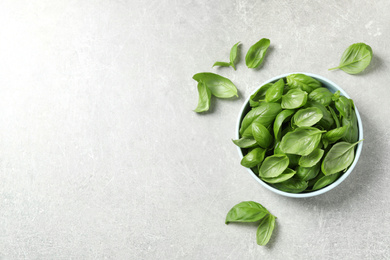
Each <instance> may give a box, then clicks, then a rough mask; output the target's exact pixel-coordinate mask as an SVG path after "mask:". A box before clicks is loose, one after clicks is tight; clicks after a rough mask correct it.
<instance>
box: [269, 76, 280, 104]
mask: <svg viewBox="0 0 390 260" xmlns="http://www.w3.org/2000/svg"><path fill="white" fill-rule="evenodd" d="M283 89H284V80H283V79H280V80H278V81H277V82H275V83H274V84H273V85H272V86H271V87H270V88H269V89H268V90H267V92H266V94H265V101H267V102H276V101H278V100H279V99H281V98H282V95H283Z"/></svg>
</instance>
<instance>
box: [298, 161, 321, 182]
mask: <svg viewBox="0 0 390 260" xmlns="http://www.w3.org/2000/svg"><path fill="white" fill-rule="evenodd" d="M320 170H321V163H320V162H318V163H317V164H315V165H313V166H311V167H302V166H298V167H297V169H296V175H295V176H296V177H298V178H299V179H301V180H304V181H309V180H312V179H314V178H315V177H316V176H317V175H318V173H319V172H320Z"/></svg>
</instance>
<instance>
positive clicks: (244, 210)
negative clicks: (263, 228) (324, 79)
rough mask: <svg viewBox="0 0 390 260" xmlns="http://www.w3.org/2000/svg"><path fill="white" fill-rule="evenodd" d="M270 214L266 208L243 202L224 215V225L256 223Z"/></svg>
mask: <svg viewBox="0 0 390 260" xmlns="http://www.w3.org/2000/svg"><path fill="white" fill-rule="evenodd" d="M267 214H270V213H269V212H268V210H267V209H266V208H264V207H263V206H262V205H261V204H259V203H257V202H254V201H243V202H240V203H238V204H237V205H235V206H234V207H233V208H232V209H231V210H229V212H228V214H227V215H226V220H225V224H229V223H231V222H256V221H259V220H260V219H262V218H264V217H265V216H266V215H267Z"/></svg>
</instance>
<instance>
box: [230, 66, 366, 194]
mask: <svg viewBox="0 0 390 260" xmlns="http://www.w3.org/2000/svg"><path fill="white" fill-rule="evenodd" d="M295 73H301V74H305V75H307V76H310V77H312V78H314V79H316V80H318V81H320V82H321V83H322V85H323V87H326V88H328V89H329V90H330V91H331V92H333V93H334V92H336V91H337V90H339V91H340V93H341V94H342V95H343V96H345V97H347V98H350V97H349V96H348V94H347V93H346V92H345V91H344V90H343V89H342V88H340V87H339V86H338V85H336V84H335V83H334V82H332V81H330V80H328V79H326V78H324V77H321V76H319V75H316V74H312V73H306V72H293V73H287V74H283V75H279V76H277V77H274V78H272V79H269V80H267V81H265V82H263V84H261V85H260V86H259V87H261V86H263V85H264V84H267V83H270V82H276V81H277V80H279V79H281V78H285V77H286V76H288V75H290V74H295ZM257 89H258V88H256V89H255V90H254V91H253V92H252V93H251V95H252V94H254V93H255V92H256V90H257ZM249 99H250V96H249V97H248V98H247V99H246V100H245V103H244V105H243V106H242V108H241V110H240V113H239V116H238V120H237V125H236V139H239V138H240V133H239V131H240V125H241V121H242V119H243V118H244V116H245V115H246V113H247V112H248V111H249V110H250V106H249ZM355 113H356V117H357V121H358V128H359V140H362V139H363V125H362V119H361V118H360V115H359V111H358V109H357V107H356V106H355ZM362 147H363V142H360V143H359V144H358V145H357V148H356V152H355V159H354V160H353V162H352V164H351V166H350V167H349V168H348V170H347V171H346V172H345V173H344V174H343V175H341V176H340V177H339V178H338V179H337V180H336V181H335V182H333V183H332V184H330V185H328V186H326V187H324V188H322V189H320V190H316V191H312V192H306V193H289V192H285V191H281V190H278V189H276V188H274V187H272V186H271V185H269V184H268V183H266V182H264V181H262V180H261V179H260V178H259V177H258V176H257V175H256V174H255V173H254V172H253V171H252V170H251V169H249V168H247V170H248V172H249V174H250V175H252V177H253V178H254V179H255V180H256V181H258V182H259V183H260V184H261V185H263V186H264V187H265V188H266V189H268V190H270V191H273V192H275V193H277V194H280V195H283V196H287V197H292V198H307V197H313V196H317V195H320V194H323V193H325V192H327V191H330V190H331V189H333V188H335V187H336V186H338V185H339V184H340V183H341V182H343V181H344V180H345V179H346V178H347V177H348V175H349V174H350V173H351V172H352V171H353V169H354V168H355V166H356V163H357V162H358V160H359V157H360V153H361V152H362ZM237 148H238V153H239V155H240V160H241V159H242V158H243V157H244V155H243V153H242V150H241V148H240V147H237Z"/></svg>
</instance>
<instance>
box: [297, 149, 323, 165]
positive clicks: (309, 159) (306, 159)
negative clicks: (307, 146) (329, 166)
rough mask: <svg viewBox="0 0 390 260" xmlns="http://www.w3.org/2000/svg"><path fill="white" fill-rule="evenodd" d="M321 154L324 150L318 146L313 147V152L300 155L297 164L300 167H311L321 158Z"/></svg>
mask: <svg viewBox="0 0 390 260" xmlns="http://www.w3.org/2000/svg"><path fill="white" fill-rule="evenodd" d="M323 155H324V150H322V149H319V148H317V149H314V151H313V152H311V153H310V154H308V155H306V156H302V157H301V158H300V159H299V165H300V166H302V167H312V166H314V165H316V164H317V163H318V162H319V161H320V160H321V158H322V156H323Z"/></svg>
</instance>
